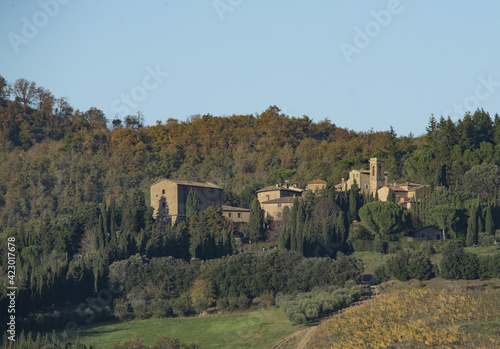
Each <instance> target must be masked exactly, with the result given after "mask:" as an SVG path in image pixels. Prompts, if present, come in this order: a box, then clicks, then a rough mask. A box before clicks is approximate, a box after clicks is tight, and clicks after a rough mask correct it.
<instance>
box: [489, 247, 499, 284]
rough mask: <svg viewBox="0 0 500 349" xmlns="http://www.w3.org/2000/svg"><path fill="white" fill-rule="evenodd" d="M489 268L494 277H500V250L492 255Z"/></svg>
mask: <svg viewBox="0 0 500 349" xmlns="http://www.w3.org/2000/svg"><path fill="white" fill-rule="evenodd" d="M489 270H490V273H491V276H492V277H496V278H500V252H497V253H494V254H493V255H492V256H491V257H490V263H489Z"/></svg>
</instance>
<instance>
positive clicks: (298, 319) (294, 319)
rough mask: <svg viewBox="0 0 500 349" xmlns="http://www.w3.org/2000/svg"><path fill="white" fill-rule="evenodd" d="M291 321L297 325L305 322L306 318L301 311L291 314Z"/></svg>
mask: <svg viewBox="0 0 500 349" xmlns="http://www.w3.org/2000/svg"><path fill="white" fill-rule="evenodd" d="M292 322H294V323H296V324H298V325H300V324H305V323H306V322H307V318H306V316H305V315H304V314H303V313H295V314H293V316H292Z"/></svg>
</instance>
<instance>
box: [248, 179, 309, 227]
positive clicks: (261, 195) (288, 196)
mask: <svg viewBox="0 0 500 349" xmlns="http://www.w3.org/2000/svg"><path fill="white" fill-rule="evenodd" d="M304 191H305V189H300V188H297V184H293V185H291V186H290V185H288V184H281V183H279V184H276V185H275V186H272V185H271V186H268V187H265V188H262V189H259V190H257V199H258V200H259V202H260V206H261V208H262V209H263V210H264V218H268V219H270V220H280V219H281V218H282V215H283V209H284V208H285V207H286V206H288V207H289V208H290V209H291V208H292V206H293V201H294V200H295V198H296V197H301V196H302V193H303V192H304Z"/></svg>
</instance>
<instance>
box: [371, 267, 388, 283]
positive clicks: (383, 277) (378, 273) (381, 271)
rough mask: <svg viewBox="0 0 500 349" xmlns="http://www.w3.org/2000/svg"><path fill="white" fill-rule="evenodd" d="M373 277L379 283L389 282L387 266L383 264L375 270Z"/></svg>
mask: <svg viewBox="0 0 500 349" xmlns="http://www.w3.org/2000/svg"><path fill="white" fill-rule="evenodd" d="M373 276H374V277H375V279H377V281H378V282H379V283H381V282H384V281H387V280H389V275H387V272H386V270H385V266H384V265H383V264H382V265H380V266H378V267H377V269H375V271H374V272H373Z"/></svg>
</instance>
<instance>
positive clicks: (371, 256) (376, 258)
mask: <svg viewBox="0 0 500 349" xmlns="http://www.w3.org/2000/svg"><path fill="white" fill-rule="evenodd" d="M352 255H353V256H354V257H358V258H359V259H361V260H362V261H363V264H364V266H365V274H373V272H374V271H375V269H377V267H378V266H380V265H382V264H383V263H384V262H385V260H386V259H387V258H388V257H389V255H386V254H382V253H378V252H354V253H353V254H352Z"/></svg>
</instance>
